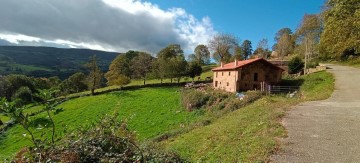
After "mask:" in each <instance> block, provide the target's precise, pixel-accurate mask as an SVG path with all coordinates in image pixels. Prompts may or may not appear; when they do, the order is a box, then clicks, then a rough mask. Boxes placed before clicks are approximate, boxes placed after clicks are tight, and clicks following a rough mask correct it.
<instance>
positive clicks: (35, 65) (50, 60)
mask: <svg viewBox="0 0 360 163" xmlns="http://www.w3.org/2000/svg"><path fill="white" fill-rule="evenodd" d="M118 54H119V53H116V52H105V51H98V50H90V49H63V48H53V47H32V46H0V75H6V74H14V73H16V74H26V75H29V76H34V77H50V76H59V77H60V78H63V79H64V78H67V77H68V76H70V75H72V74H73V73H75V72H78V71H85V69H84V64H85V63H86V62H87V61H88V60H89V58H90V57H91V56H92V55H96V57H97V58H98V59H99V62H98V63H99V65H100V67H101V69H102V70H103V71H106V70H107V69H108V66H109V64H110V63H111V61H112V60H113V59H114V58H115V57H116V56H117V55H118Z"/></svg>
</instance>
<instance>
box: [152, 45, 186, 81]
mask: <svg viewBox="0 0 360 163" xmlns="http://www.w3.org/2000/svg"><path fill="white" fill-rule="evenodd" d="M183 53H184V52H183V50H182V49H181V46H180V45H177V44H170V45H168V46H167V47H165V48H164V49H162V50H160V52H159V53H158V54H157V59H156V62H155V65H154V68H155V69H156V70H155V71H156V74H157V75H158V77H159V78H160V79H161V83H162V79H163V78H165V77H168V78H170V80H171V82H172V80H173V78H177V79H178V80H179V79H180V78H181V77H182V76H184V75H185V73H184V72H185V70H186V64H187V62H186V60H185V57H184V54H183Z"/></svg>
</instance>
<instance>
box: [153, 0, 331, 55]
mask: <svg viewBox="0 0 360 163" xmlns="http://www.w3.org/2000/svg"><path fill="white" fill-rule="evenodd" d="M150 2H152V3H154V4H157V5H159V7H160V8H163V9H166V8H172V7H180V8H183V9H185V10H186V11H187V12H188V13H190V14H193V15H194V16H195V17H197V18H201V17H205V16H208V17H209V18H210V19H211V21H212V23H213V26H214V29H215V30H216V31H218V32H225V33H231V34H234V35H236V36H237V37H239V38H240V39H241V40H242V41H244V40H245V39H248V40H250V41H251V42H252V44H253V48H254V49H255V47H256V45H257V43H258V41H259V40H260V39H262V38H267V39H268V41H269V46H270V47H271V46H272V45H273V44H274V36H275V33H276V32H277V31H278V30H279V29H281V28H283V27H289V28H290V29H292V30H293V31H294V30H296V28H297V26H298V25H299V23H300V22H301V19H302V17H303V16H304V14H305V13H307V14H317V13H320V11H321V7H322V6H323V4H324V0H150Z"/></svg>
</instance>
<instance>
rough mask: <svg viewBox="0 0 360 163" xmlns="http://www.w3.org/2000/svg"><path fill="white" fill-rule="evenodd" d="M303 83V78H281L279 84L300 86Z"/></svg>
mask: <svg viewBox="0 0 360 163" xmlns="http://www.w3.org/2000/svg"><path fill="white" fill-rule="evenodd" d="M303 83H304V79H283V80H281V82H280V85H281V86H295V87H300V86H301V85H302V84H303Z"/></svg>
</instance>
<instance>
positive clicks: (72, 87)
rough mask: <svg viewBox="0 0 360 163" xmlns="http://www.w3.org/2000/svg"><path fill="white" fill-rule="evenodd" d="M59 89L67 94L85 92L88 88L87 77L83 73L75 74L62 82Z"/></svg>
mask: <svg viewBox="0 0 360 163" xmlns="http://www.w3.org/2000/svg"><path fill="white" fill-rule="evenodd" d="M59 88H60V91H62V92H63V93H66V94H69V93H77V92H81V91H85V90H86V89H87V88H88V87H87V85H86V75H85V74H84V73H82V72H78V73H75V74H73V75H71V76H70V77H69V78H67V79H65V80H64V81H62V82H61V84H60V85H59Z"/></svg>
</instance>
